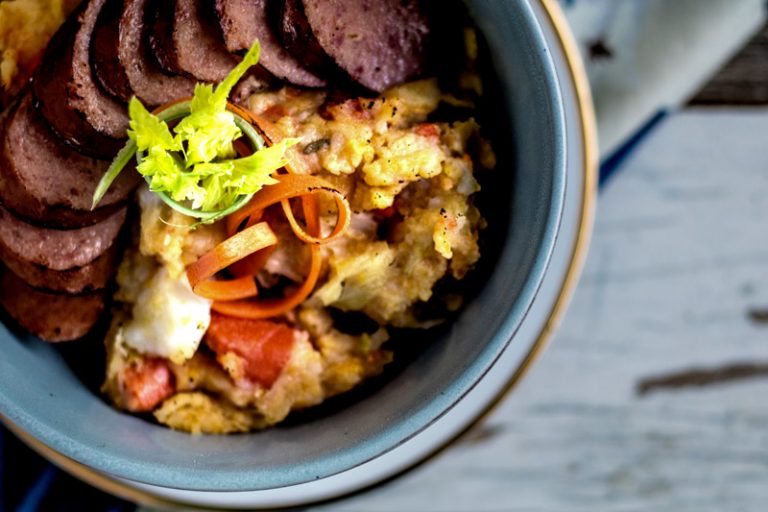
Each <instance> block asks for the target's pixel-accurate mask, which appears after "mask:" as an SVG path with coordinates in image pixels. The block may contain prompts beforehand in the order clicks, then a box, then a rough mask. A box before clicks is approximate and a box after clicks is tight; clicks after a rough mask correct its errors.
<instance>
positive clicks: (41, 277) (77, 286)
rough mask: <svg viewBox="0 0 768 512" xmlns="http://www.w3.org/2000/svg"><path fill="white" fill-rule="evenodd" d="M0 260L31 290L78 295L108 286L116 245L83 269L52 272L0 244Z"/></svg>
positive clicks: (116, 256)
mask: <svg viewBox="0 0 768 512" xmlns="http://www.w3.org/2000/svg"><path fill="white" fill-rule="evenodd" d="M0 261H2V262H3V263H4V264H5V266H6V267H8V270H10V271H11V272H13V273H14V274H16V275H17V276H18V277H19V278H21V279H22V280H23V281H24V282H26V283H27V284H28V285H30V286H31V287H32V288H36V289H38V290H49V291H52V292H58V293H67V294H81V293H88V292H93V291H96V290H103V289H104V288H106V287H107V285H108V284H109V282H110V281H111V280H112V276H113V275H114V273H115V270H116V269H117V264H118V248H117V245H116V244H115V245H113V246H112V247H110V248H109V249H108V250H107V252H105V253H104V254H102V255H101V256H99V257H98V258H96V259H95V260H93V261H92V262H90V263H88V264H87V265H84V266H82V267H77V268H71V269H67V270H51V269H49V268H46V267H43V266H41V265H37V264H34V263H30V262H29V261H27V260H24V259H22V258H19V257H18V256H17V255H16V254H14V253H12V252H11V251H9V250H8V247H7V246H6V245H5V244H3V243H1V242H0Z"/></svg>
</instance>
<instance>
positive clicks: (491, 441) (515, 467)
mask: <svg viewBox="0 0 768 512" xmlns="http://www.w3.org/2000/svg"><path fill="white" fill-rule="evenodd" d="M766 133H768V110H766V109H760V110H756V111H755V110H743V109H711V108H707V109H691V110H686V111H683V112H681V113H679V114H676V115H673V116H671V117H669V118H667V119H666V120H665V121H664V122H663V123H662V124H661V125H660V126H659V128H658V129H657V130H656V131H655V132H654V133H652V134H651V136H650V137H649V139H648V140H647V141H646V142H645V144H643V145H642V146H641V147H640V148H639V149H638V152H637V153H635V154H634V155H632V156H631V157H630V159H629V160H628V161H627V163H626V165H625V168H623V169H622V171H621V172H620V173H619V174H617V175H616V176H615V177H614V178H613V179H612V180H611V181H610V182H609V183H608V185H607V187H606V189H605V191H604V193H603V194H602V196H601V198H600V204H599V215H598V221H597V225H596V231H595V236H594V240H593V245H592V249H591V253H590V256H589V259H588V262H587V266H586V269H585V274H584V277H583V279H582V281H581V283H580V285H579V287H578V290H577V292H576V295H575V297H574V301H573V304H572V306H571V308H570V310H569V312H568V314H567V317H566V319H565V321H564V323H563V325H562V326H561V328H560V329H559V330H558V334H557V336H556V339H555V340H554V342H553V344H552V346H551V347H550V349H549V350H548V352H547V353H545V354H544V357H543V358H542V359H541V361H539V363H538V364H537V365H535V366H534V368H533V370H532V371H531V373H530V374H529V375H528V377H527V378H526V379H525V380H524V381H523V382H522V384H521V385H520V387H519V388H518V389H517V390H516V391H515V392H514V393H512V394H511V395H510V396H509V397H508V398H507V399H506V400H505V401H504V402H503V404H502V406H501V407H500V408H499V409H498V410H497V411H496V412H495V413H494V414H493V415H492V416H491V417H490V418H489V419H488V420H487V421H486V422H485V423H484V424H483V425H482V426H481V427H480V428H479V429H476V430H475V431H473V432H472V433H471V434H470V435H468V436H466V437H465V438H464V439H463V440H462V441H461V442H460V443H457V444H456V445H454V446H453V447H451V448H450V449H449V450H447V451H446V452H444V453H443V454H441V455H440V456H439V457H437V458H436V459H435V460H433V461H431V462H430V463H428V464H425V465H423V466H421V467H419V468H417V469H416V470H415V471H413V472H411V473H409V474H407V475H405V476H404V477H402V478H400V479H397V480H395V481H392V482H390V483H388V484H387V485H385V486H382V487H380V488H377V489H374V490H372V491H370V492H367V493H365V494H361V495H358V496H355V497H352V498H350V499H347V500H344V501H340V502H336V503H331V504H329V505H325V506H322V507H315V508H313V509H312V510H319V511H325V510H329V511H330V510H333V511H356V512H389V511H394V510H419V511H425V512H429V511H435V512H446V511H449V512H450V511H453V512H462V511H467V512H470V511H472V512H475V511H477V512H481V511H487V512H496V511H498V512H501V511H505V512H516V511H541V512H544V511H547V512H561V511H575V512H581V511H583V512H594V511H601V512H603V511H605V512H620V511H621V512H624V511H626V512H629V511H645V510H654V511H655V510H659V511H662V510H663V511H675V512H688V511H690V512H694V511H695V512H710V511H711V512H721V511H724V510H740V511H762V510H765V503H766V500H768V487H767V486H766V482H768V429H767V428H766V425H768V407H766V406H765V398H764V397H765V396H766V395H768V378H766V377H765V374H764V372H763V373H762V374H761V373H760V372H758V374H756V375H752V376H751V378H743V379H719V380H718V379H715V380H713V381H712V382H709V383H708V385H702V386H683V387H677V388H656V389H654V390H652V392H648V393H645V394H641V393H639V392H638V386H640V385H641V383H643V382H648V379H654V378H658V377H662V376H668V375H672V376H675V375H679V374H680V373H681V372H682V373H685V372H687V371H688V370H690V369H692V368H693V369H699V371H705V372H707V371H709V372H714V373H717V372H718V371H721V370H722V369H725V370H726V371H727V369H728V368H733V366H734V365H736V366H744V365H757V366H759V367H764V366H765V365H766V364H768V342H767V341H766V340H768V326H767V325H766V323H765V321H763V320H761V319H760V314H759V312H760V311H763V310H765V309H766V307H767V306H768V242H767V241H766V225H767V223H768V171H767V170H766V162H768V145H767V144H765V142H764V140H763V137H762V136H756V134H766ZM755 312H758V314H757V316H756V315H755Z"/></svg>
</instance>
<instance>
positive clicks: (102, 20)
mask: <svg viewBox="0 0 768 512" xmlns="http://www.w3.org/2000/svg"><path fill="white" fill-rule="evenodd" d="M122 8H123V2H122V1H120V0H108V1H107V4H106V5H105V6H104V8H103V9H102V10H101V13H100V14H99V18H98V20H97V21H96V28H95V29H94V32H93V38H92V44H91V66H92V67H93V73H94V75H95V76H96V79H97V80H98V82H99V85H101V87H102V88H103V89H104V90H105V91H107V92H108V93H109V94H111V95H112V96H114V97H115V98H118V99H119V100H121V101H123V102H126V103H127V102H128V100H130V99H131V96H133V90H132V89H131V84H130V82H128V76H127V75H126V74H125V69H123V67H122V66H121V65H120V60H119V59H118V58H117V43H118V36H119V29H120V15H121V13H122V10H123V9H122Z"/></svg>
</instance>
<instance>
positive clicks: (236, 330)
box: [205, 313, 294, 388]
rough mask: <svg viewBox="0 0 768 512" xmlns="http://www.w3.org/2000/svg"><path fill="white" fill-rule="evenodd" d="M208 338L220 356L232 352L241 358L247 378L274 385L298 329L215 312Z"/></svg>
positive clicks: (206, 338) (266, 385)
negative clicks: (295, 330)
mask: <svg viewBox="0 0 768 512" xmlns="http://www.w3.org/2000/svg"><path fill="white" fill-rule="evenodd" d="M205 341H206V343H207V344H208V346H209V347H210V348H211V349H212V350H213V351H214V352H216V355H217V357H218V359H221V358H223V357H224V356H225V355H226V354H231V353H234V354H235V355H236V356H238V357H239V358H241V359H242V361H243V367H242V371H243V373H244V375H243V377H245V378H247V379H248V380H251V381H253V382H256V383H258V384H260V385H261V386H263V387H265V388H271V387H272V385H273V384H274V383H275V381H276V380H277V378H278V377H279V376H280V374H281V373H282V371H283V368H284V367H285V365H286V363H288V360H289V359H290V357H291V352H292V351H293V343H294V329H292V328H291V327H288V326H287V325H285V324H279V323H277V322H271V321H269V320H251V319H247V318H235V317H231V316H225V315H220V314H216V313H213V315H212V316H211V324H210V326H209V327H208V332H207V333H206V336H205Z"/></svg>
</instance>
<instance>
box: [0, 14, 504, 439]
mask: <svg viewBox="0 0 768 512" xmlns="http://www.w3.org/2000/svg"><path fill="white" fill-rule="evenodd" d="M209 4H210V5H209ZM347 4H348V5H347ZM340 5H345V6H346V7H348V9H340V8H339V6H340ZM361 5H368V4H361V3H358V2H325V3H323V2H316V1H311V0H306V1H302V2H286V3H284V4H281V7H282V9H280V12H279V13H277V14H279V16H277V18H278V19H279V20H281V24H280V25H279V26H278V25H275V24H274V20H273V21H270V19H273V18H271V17H270V16H268V15H267V14H268V12H267V11H266V8H267V6H266V5H265V3H264V2H228V1H221V0H220V1H218V2H215V3H214V2H193V1H185V0H177V1H176V2H168V3H163V4H162V5H161V6H156V5H155V4H151V3H149V2H146V1H143V0H126V1H125V2H124V3H122V5H121V4H120V3H119V2H110V1H105V0H91V1H89V2H85V3H84V4H83V5H82V6H81V7H80V9H79V10H78V11H77V12H76V14H75V15H74V16H73V17H70V18H69V20H68V21H67V22H66V23H65V24H64V26H63V27H62V28H61V29H60V30H59V32H58V33H57V34H56V36H54V40H53V41H52V42H51V43H50V45H49V46H48V49H47V50H46V53H45V55H44V57H43V60H42V63H41V65H40V67H39V68H38V70H37V72H36V74H35V78H34V80H33V84H32V90H31V92H29V93H27V94H26V95H24V96H22V98H21V99H20V100H19V102H17V103H16V105H15V106H14V107H13V108H12V109H11V110H10V111H9V112H8V113H7V116H6V117H7V118H6V120H5V121H4V135H3V137H4V139H5V141H4V148H3V149H4V153H3V156H4V158H5V161H4V162H3V166H2V170H3V182H5V185H3V186H0V196H2V197H3V203H4V205H6V210H3V211H2V215H3V216H2V217H0V221H2V220H3V219H4V221H3V222H5V224H7V225H8V226H11V227H8V228H7V229H6V232H7V233H12V234H10V235H7V236H6V237H3V236H2V234H3V230H2V227H3V226H2V225H0V241H1V242H2V243H3V244H4V246H7V247H6V248H7V250H6V251H3V252H0V257H1V256H3V255H4V254H5V255H7V256H5V257H2V259H3V261H4V262H5V264H6V267H7V270H6V271H5V273H4V279H6V280H7V281H8V282H9V283H10V285H8V286H5V285H4V286H3V291H2V292H0V302H1V303H2V304H3V306H4V307H5V308H6V310H7V311H8V313H9V314H10V315H11V316H12V317H13V318H15V320H16V321H17V322H18V323H19V324H21V325H22V326H23V327H25V328H26V329H28V330H30V331H31V332H33V333H34V334H37V335H38V336H40V337H42V338H43V339H48V340H49V341H64V340H68V339H72V338H78V337H81V336H83V335H85V334H86V333H87V332H88V331H89V330H90V329H91V328H92V327H93V325H94V324H95V323H96V320H97V319H98V318H99V316H100V313H101V311H102V309H104V307H105V306H104V305H105V301H106V300H107V299H108V298H113V299H114V300H113V307H112V319H111V326H110V328H109V332H108V334H107V335H106V343H107V364H106V380H105V382H104V385H103V388H102V390H103V392H104V394H105V396H107V397H108V399H109V400H110V401H111V402H112V403H113V404H114V405H116V406H117V407H118V408H120V409H123V410H126V411H129V412H135V413H152V415H153V416H154V418H155V419H156V420H157V421H159V422H160V423H162V424H164V425H167V426H170V427H172V428H175V429H179V430H185V431H190V432H204V433H230V432H244V431H249V430H253V429H259V428H264V427H268V426H271V425H274V424H276V423H278V422H280V421H282V420H283V419H285V417H286V416H287V415H288V414H289V413H290V412H291V411H292V410H296V409H300V408H306V407H309V406H313V405H317V404H319V403H322V402H323V401H324V400H326V399H327V398H328V397H330V396H334V395H337V394H339V393H342V392H345V391H348V390H350V389H352V388H353V387H355V386H357V385H358V384H360V383H361V382H363V381H364V380H366V379H368V378H370V377H372V376H375V375H378V374H379V373H381V372H382V370H383V368H384V366H385V365H386V364H387V363H388V362H389V361H390V360H391V358H392V354H390V353H389V352H388V351H387V350H386V348H385V347H386V345H385V342H386V341H387V338H388V327H391V326H394V327H407V328H423V327H429V326H431V325H433V324H434V323H435V322H437V321H439V320H440V319H441V318H440V317H437V318H435V317H434V316H432V317H430V316H427V315H424V314H423V311H421V310H424V309H427V308H425V304H427V303H429V302H430V301H432V302H440V303H441V305H442V309H443V312H444V315H443V318H444V316H445V312H449V311H453V310H455V309H457V308H458V307H460V303H461V298H460V296H458V295H457V294H456V293H450V291H449V293H447V294H438V295H436V294H435V292H434V290H435V287H436V285H437V284H438V283H440V282H442V281H445V280H449V279H455V280H457V279H462V278H464V277H465V276H466V274H467V273H468V272H469V271H470V270H471V269H472V267H473V266H474V265H475V263H476V262H477V261H478V259H479V257H480V251H479V246H478V237H479V232H480V230H481V228H482V226H483V223H484V221H483V219H482V216H481V214H480V212H479V211H478V209H477V208H476V207H475V205H474V204H473V201H472V196H473V194H475V193H476V192H477V191H478V190H479V185H478V182H477V180H476V178H475V176H474V171H475V169H476V168H477V167H487V168H490V167H493V163H494V157H493V152H492V150H491V149H490V147H489V146H488V144H487V143H486V142H485V141H484V139H483V138H482V137H481V136H480V128H479V126H478V124H477V123H476V122H475V121H474V119H473V118H472V116H471V114H472V98H473V96H474V95H476V94H477V92H478V91H477V89H478V88H479V86H480V84H479V82H478V80H477V77H476V75H474V74H473V73H472V69H471V68H472V61H473V59H474V57H475V55H474V54H475V51H476V46H475V45H474V43H473V38H472V32H471V30H468V31H467V32H466V33H464V32H453V33H452V34H453V36H454V37H461V36H463V35H466V41H467V44H466V50H467V51H466V59H465V58H464V56H462V58H461V59H460V60H462V61H463V60H466V61H467V62H466V66H464V65H461V66H456V68H457V69H453V70H452V71H450V72H448V73H447V74H442V75H441V76H440V77H439V79H438V78H435V77H433V78H430V77H427V76H425V75H426V74H427V73H426V72H427V71H428V70H429V68H428V66H427V64H428V62H427V55H428V53H427V51H426V47H427V35H428V33H429V28H430V24H429V21H428V16H427V13H426V12H422V11H421V10H420V8H419V6H418V4H417V3H416V2H399V1H397V2H379V3H376V4H371V5H370V6H369V7H371V8H372V9H373V12H362V11H361V9H362V7H361ZM205 9H210V10H211V13H213V14H215V16H214V17H212V16H209V15H208V14H207V12H206V11H205ZM382 17H383V18H384V19H389V20H390V21H391V22H392V23H389V24H386V23H385V24H383V25H382V23H381V21H382ZM329 19H333V20H336V24H335V25H334V27H335V30H336V31H337V32H338V31H341V32H342V33H343V34H344V36H345V37H342V38H341V39H340V40H339V38H338V37H334V36H333V34H335V33H337V32H333V31H331V30H330V29H329V28H328V27H329V26H330V25H329V24H328V23H329ZM211 20H217V22H218V24H219V25H218V26H215V27H211ZM297 27H304V29H298V28H297ZM306 27H309V30H306ZM393 27H394V28H393ZM278 28H279V31H280V35H281V38H279V37H278V35H277V32H278ZM219 31H221V32H219ZM116 34H117V35H119V37H118V36H116ZM190 34H196V37H190ZM337 35H338V34H337ZM309 36H312V37H309ZM393 37H394V38H395V39H394V40H395V41H396V42H397V44H395V45H393V44H392V43H391V41H392V40H393V39H392V38H393ZM361 40H362V43H360V41H361ZM256 41H258V43H257V44H254V43H255V42H256ZM97 43H98V44H97ZM109 44H111V45H112V48H113V49H114V51H112V52H110V51H105V45H106V46H108V45H109ZM361 44H362V46H361ZM259 49H261V51H262V55H261V56H259V57H260V58H259V60H258V62H260V63H261V66H260V67H257V68H253V67H252V66H251V65H250V63H251V60H255V57H254V56H256V55H258V50H259ZM246 50H247V53H246V54H245V55H244V56H243V55H242V52H243V51H246ZM246 72H249V74H248V75H247V76H246ZM115 77H120V80H119V81H116V80H115ZM201 81H202V82H208V83H216V84H217V85H216V87H215V88H214V87H213V86H212V85H207V86H204V85H196V84H199V82H201ZM235 82H237V83H238V85H237V86H235ZM286 82H289V83H286ZM254 84H255V87H256V89H255V90H253V87H254ZM190 94H194V97H193V98H192V99H191V100H186V101H182V102H181V103H179V100H180V99H183V98H184V97H185V96H189V95H190ZM217 97H220V99H221V101H219V100H218V99H217ZM227 97H229V98H230V100H231V101H232V103H230V104H227V102H226V98H227ZM128 101H130V103H129V107H127V108H126V102H128ZM234 103H238V104H239V106H238V105H235V104H234ZM158 105H160V106H159V107H158V108H157V109H156V110H154V113H151V112H150V111H149V110H148V109H147V108H146V106H150V107H157V106H158ZM164 116H165V118H166V119H165V120H164ZM238 123H239V124H238ZM233 126H234V128H232V127H233ZM30 128H34V130H30ZM254 129H255V132H256V133H255V134H252V135H249V134H250V133H251V131H253V130H254ZM126 131H127V133H128V135H129V142H128V143H127V144H126V145H125V146H124V147H122V145H123V144H124V143H125V140H124V135H125V133H126ZM28 133H33V134H34V137H30V136H28V135H27V134H28ZM13 134H17V136H16V138H13ZM244 134H245V135H248V136H247V137H243V135H244ZM248 139H250V140H248ZM37 145H41V146H43V147H44V148H46V151H47V152H48V153H50V155H49V156H48V157H47V158H48V161H49V162H51V163H52V164H53V166H54V167H55V169H56V170H60V171H61V172H59V173H52V172H45V171H41V166H40V165H35V163H39V162H40V161H39V160H34V159H35V158H39V156H35V154H34V153H35V151H34V148H35V147H36V146H37ZM121 147H122V149H121ZM115 155H117V156H115ZM134 155H136V156H137V157H138V158H137V159H138V162H137V164H136V165H135V169H134V168H133V167H132V166H133V164H132V163H130V162H132V161H133V157H134ZM263 155H269V156H263ZM111 158H112V160H110V159H111ZM257 161H258V162H257ZM42 167H43V168H45V167H48V166H42ZM243 169H246V170H245V171H244V170H243ZM121 171H122V172H121ZM139 177H143V178H144V180H145V181H146V182H147V183H148V185H149V186H147V185H145V184H141V185H138V186H137V182H138V181H139V179H138V178H139ZM99 179H101V182H99ZM46 184H47V185H48V186H46ZM51 184H52V185H53V186H51ZM67 187H68V188H69V190H70V191H71V193H69V194H67V193H60V191H61V190H67ZM134 188H135V189H136V192H135V193H134V194H132V195H131V190H133V189H134ZM57 193H58V195H57ZM19 198H24V199H23V200H21V199H19ZM92 199H93V203H94V204H93V205H91V204H89V203H90V201H91V200H92ZM126 203H127V205H126ZM134 210H135V211H134ZM126 219H127V220H126ZM124 222H125V226H126V227H125V231H126V232H127V237H126V240H125V247H124V248H123V247H121V244H120V242H119V233H118V232H119V231H120V226H122V225H123V223H124ZM0 224H2V223H0ZM41 226H42V227H41ZM115 226H117V229H115ZM64 228H66V231H65V230H64ZM19 233H20V235H19ZM17 238H23V239H25V240H27V239H28V240H33V241H42V243H39V244H37V246H36V250H37V253H36V254H35V257H34V258H29V257H26V259H25V258H24V257H23V255H24V254H25V253H24V247H28V246H31V245H30V244H27V245H24V244H16V245H18V247H16V246H14V244H13V243H12V242H14V241H15V240H16V239H17ZM97 242H98V243H97ZM62 247H66V248H67V250H68V252H62V251H60V250H59V249H60V248H62ZM118 249H119V250H118ZM59 252H62V254H66V255H67V257H66V258H63V259H64V262H61V263H59V262H57V263H56V264H55V265H54V264H53V263H51V261H52V260H54V259H56V258H53V257H52V255H56V256H59V254H57V253H59ZM118 259H119V260H120V263H119V268H118V269H117V272H116V282H117V290H116V292H115V293H114V294H112V293H111V292H112V290H111V289H110V288H109V281H110V279H111V277H112V275H113V273H114V272H115V266H116V264H117V260H118ZM17 260H18V261H17ZM105 262H106V263H105ZM41 268H42V269H43V270H42V272H44V273H45V276H44V277H41V276H37V275H34V272H33V269H38V270H40V269H41ZM30 276H32V277H30ZM94 276H98V277H99V279H96V278H95V277H94ZM78 279H79V280H78ZM48 283H55V285H56V288H54V289H52V288H51V287H52V286H53V284H51V285H49V284H48ZM11 285H12V286H11ZM448 288H449V289H450V287H448ZM11 289H14V290H17V289H18V290H23V291H22V292H21V294H22V295H23V297H24V299H19V298H18V297H19V294H18V293H14V294H11V293H10V292H7V291H6V290H11ZM40 289H43V291H41V290H40ZM62 294H63V295H62ZM54 304H55V309H56V311H55V312H53V311H48V310H49V309H51V308H50V306H53V305H54ZM72 311H77V312H78V314H77V315H74V314H71V312H72ZM395 357H396V356H395Z"/></svg>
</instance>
